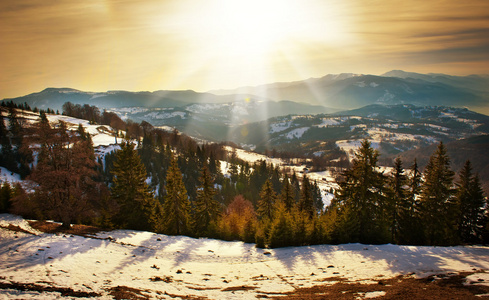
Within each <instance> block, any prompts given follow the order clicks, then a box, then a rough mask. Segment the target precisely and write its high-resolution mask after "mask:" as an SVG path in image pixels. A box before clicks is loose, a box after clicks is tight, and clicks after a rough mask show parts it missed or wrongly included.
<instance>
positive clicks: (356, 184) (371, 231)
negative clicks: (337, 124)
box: [332, 140, 388, 243]
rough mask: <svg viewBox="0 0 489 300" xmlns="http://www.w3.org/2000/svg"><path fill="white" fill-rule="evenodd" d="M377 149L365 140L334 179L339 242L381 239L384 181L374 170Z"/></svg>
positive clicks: (383, 239)
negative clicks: (336, 179) (342, 171)
mask: <svg viewBox="0 0 489 300" xmlns="http://www.w3.org/2000/svg"><path fill="white" fill-rule="evenodd" d="M378 157H379V153H378V151H377V150H374V149H373V148H372V147H371V144H370V142H369V141H368V140H364V141H363V142H362V145H361V147H360V148H359V149H358V150H357V152H356V153H355V158H354V159H353V162H352V165H351V167H350V168H349V169H348V170H346V171H345V172H344V173H343V174H342V179H340V180H339V181H338V185H339V188H338V189H337V190H336V193H335V198H334V199H333V201H332V204H333V205H334V207H336V208H337V209H338V220H339V223H338V225H337V227H336V231H337V236H338V238H339V239H340V240H341V242H362V243H379V242H385V241H386V239H387V237H386V235H387V234H388V233H387V232H386V230H385V223H386V222H385V217H384V215H383V212H384V208H385V200H384V197H385V195H384V193H385V191H384V181H385V178H384V176H383V174H382V173H380V172H379V171H378V170H377V161H378Z"/></svg>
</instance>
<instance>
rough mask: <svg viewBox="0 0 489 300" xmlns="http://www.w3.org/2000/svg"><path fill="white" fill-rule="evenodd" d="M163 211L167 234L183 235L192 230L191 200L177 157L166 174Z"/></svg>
mask: <svg viewBox="0 0 489 300" xmlns="http://www.w3.org/2000/svg"><path fill="white" fill-rule="evenodd" d="M163 212H164V215H165V232H166V233H167V234H172V235H182V234H188V233H189V232H190V221H191V220H190V201H189V199H188V195H187V190H186V189H185V185H184V183H183V180H182V173H181V171H180V169H179V168H178V164H177V160H176V159H175V158H173V159H172V161H171V164H170V168H169V169H168V172H167V175H166V197H165V202H164V203H163Z"/></svg>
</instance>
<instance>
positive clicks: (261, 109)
mask: <svg viewBox="0 0 489 300" xmlns="http://www.w3.org/2000/svg"><path fill="white" fill-rule="evenodd" d="M109 111H113V112H115V113H117V114H119V115H120V116H121V117H122V118H124V119H131V120H133V121H137V122H141V121H146V122H148V123H150V124H152V125H153V126H156V127H159V126H171V127H175V128H177V129H178V130H180V131H182V132H184V133H186V134H188V135H191V136H193V137H198V138H201V139H205V140H211V141H223V140H227V138H228V132H229V130H230V129H231V128H234V127H235V126H240V125H243V124H249V123H254V122H259V121H263V120H266V119H269V118H273V117H278V116H283V115H290V114H297V113H299V114H317V113H331V112H333V111H334V110H332V109H328V108H326V107H323V106H318V105H316V106H315V105H309V104H306V103H296V102H292V101H278V102H275V101H260V100H255V99H250V98H246V99H245V100H242V101H236V102H229V103H193V104H187V105H183V106H180V107H169V108H144V107H131V108H111V109H109Z"/></svg>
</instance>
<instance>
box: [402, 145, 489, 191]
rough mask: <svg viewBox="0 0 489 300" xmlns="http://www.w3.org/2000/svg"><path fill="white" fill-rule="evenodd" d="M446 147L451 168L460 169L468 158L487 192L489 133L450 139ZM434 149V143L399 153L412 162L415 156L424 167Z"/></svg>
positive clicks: (488, 184) (405, 159)
mask: <svg viewBox="0 0 489 300" xmlns="http://www.w3.org/2000/svg"><path fill="white" fill-rule="evenodd" d="M446 147H447V152H448V155H449V156H450V159H451V167H452V169H453V170H455V171H458V170H460V169H461V168H462V166H463V165H464V163H465V161H466V160H467V159H470V161H471V162H472V166H473V169H474V173H479V176H480V179H481V182H482V186H483V188H484V190H485V191H486V194H489V153H488V151H487V149H489V135H481V136H474V137H470V138H467V139H461V140H456V141H450V142H447V143H446ZM435 149H436V145H430V146H427V147H422V148H419V149H413V150H411V151H406V152H404V153H402V154H401V157H402V158H403V160H404V161H406V162H412V161H413V160H414V158H416V159H417V161H418V162H419V165H420V167H422V168H424V167H425V166H426V164H427V163H428V160H429V157H430V155H431V153H433V152H434V151H435Z"/></svg>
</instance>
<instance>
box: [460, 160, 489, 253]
mask: <svg viewBox="0 0 489 300" xmlns="http://www.w3.org/2000/svg"><path fill="white" fill-rule="evenodd" d="M456 185H457V192H456V201H457V205H458V210H459V214H458V215H459V219H458V232H459V237H460V241H461V242H463V243H471V244H474V243H480V242H481V241H482V235H483V232H484V226H485V224H486V222H487V220H486V217H485V215H484V210H485V207H486V201H485V198H484V192H483V190H482V187H481V185H480V181H479V176H478V175H473V174H472V166H471V163H470V161H469V160H467V161H466V162H465V165H464V167H463V168H462V170H460V173H459V180H458V182H457V184H456Z"/></svg>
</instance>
